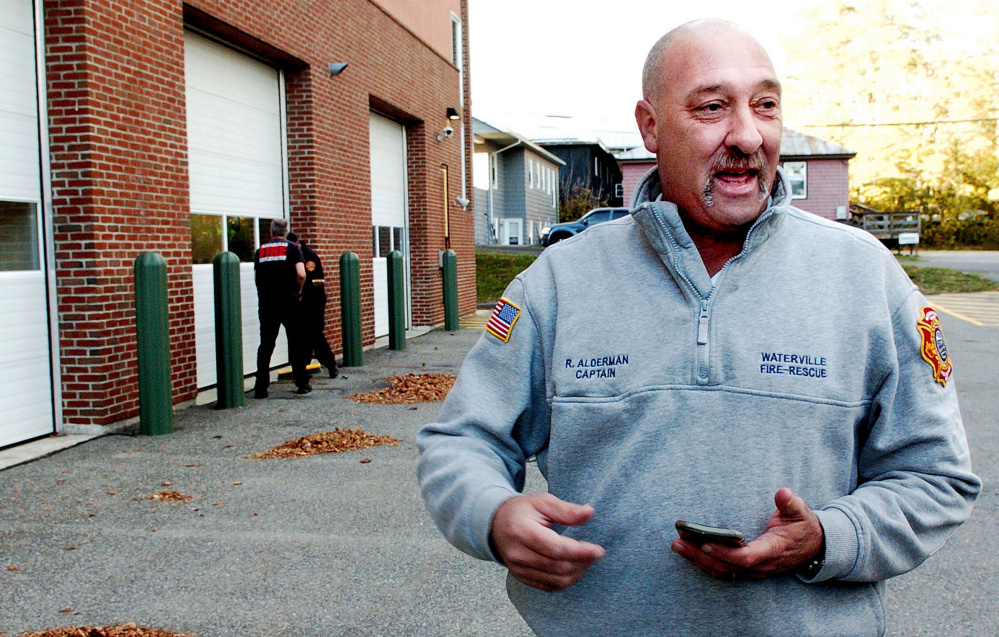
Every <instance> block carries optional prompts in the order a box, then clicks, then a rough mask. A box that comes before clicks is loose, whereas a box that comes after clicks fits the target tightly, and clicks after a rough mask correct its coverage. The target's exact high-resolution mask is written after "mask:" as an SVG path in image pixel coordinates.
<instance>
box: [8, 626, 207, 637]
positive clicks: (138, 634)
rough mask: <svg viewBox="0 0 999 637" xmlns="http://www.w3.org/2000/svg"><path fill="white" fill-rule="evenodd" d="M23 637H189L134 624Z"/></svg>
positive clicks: (66, 630) (65, 629) (55, 631)
mask: <svg viewBox="0 0 999 637" xmlns="http://www.w3.org/2000/svg"><path fill="white" fill-rule="evenodd" d="M24 637H190V635H188V634H186V633H174V632H170V631H168V630H158V629H156V628H145V627H142V626H136V625H135V624H122V625H120V626H77V627H72V628H49V629H48V630H46V631H43V632H40V633H28V634H27V635H24Z"/></svg>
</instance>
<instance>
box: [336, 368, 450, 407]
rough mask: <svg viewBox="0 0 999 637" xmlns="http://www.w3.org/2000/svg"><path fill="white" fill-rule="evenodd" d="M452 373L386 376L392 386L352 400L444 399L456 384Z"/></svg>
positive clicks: (401, 401)
mask: <svg viewBox="0 0 999 637" xmlns="http://www.w3.org/2000/svg"><path fill="white" fill-rule="evenodd" d="M454 378H455V377H454V376H453V375H451V374H403V375H402V376H391V377H389V378H386V379H385V380H387V381H388V382H390V383H392V386H391V387H388V388H386V389H379V390H378V391H372V392H368V393H366V394H355V395H353V396H350V397H349V398H350V400H354V401H357V402H359V403H378V404H383V405H387V404H399V403H429V402H435V401H438V400H444V397H445V396H447V393H448V392H449V391H451V386H452V385H454Z"/></svg>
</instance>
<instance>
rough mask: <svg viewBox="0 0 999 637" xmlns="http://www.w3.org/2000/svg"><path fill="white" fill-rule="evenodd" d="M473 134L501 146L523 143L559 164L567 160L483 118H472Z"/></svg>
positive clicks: (563, 163) (562, 164) (561, 164)
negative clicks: (488, 122)
mask: <svg viewBox="0 0 999 637" xmlns="http://www.w3.org/2000/svg"><path fill="white" fill-rule="evenodd" d="M472 134H473V135H474V136H475V137H477V138H480V139H482V140H486V141H490V142H493V143H494V144H498V145H500V146H504V147H506V146H512V145H514V144H518V143H519V144H521V145H523V146H525V147H527V148H530V149H531V150H532V151H534V152H535V153H537V154H539V155H541V156H542V157H544V158H545V159H547V160H548V161H550V162H552V163H554V164H558V165H559V166H565V162H564V161H562V160H561V159H559V158H558V157H556V156H555V155H553V154H551V153H550V152H548V151H547V150H545V149H544V148H542V147H541V146H538V145H537V144H535V143H534V142H532V141H531V140H529V139H527V138H526V137H524V136H522V135H518V134H517V133H515V132H513V131H504V130H501V129H499V128H496V127H495V126H493V125H491V124H487V123H486V122H484V121H482V120H481V119H478V118H475V117H473V118H472Z"/></svg>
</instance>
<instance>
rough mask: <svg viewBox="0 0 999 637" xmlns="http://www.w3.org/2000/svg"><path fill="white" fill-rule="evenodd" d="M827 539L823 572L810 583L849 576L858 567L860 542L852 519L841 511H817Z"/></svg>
mask: <svg viewBox="0 0 999 637" xmlns="http://www.w3.org/2000/svg"><path fill="white" fill-rule="evenodd" d="M815 515H817V516H818V518H819V523H820V524H821V525H822V532H823V533H824V534H825V538H826V558H825V564H824V565H823V566H822V570H820V571H819V573H818V575H816V576H815V578H814V579H810V580H806V581H808V582H823V581H825V580H830V579H838V578H842V577H845V576H846V575H849V574H850V572H851V571H853V569H854V567H855V566H856V565H857V556H858V555H859V553H860V540H859V538H858V537H857V528H856V526H854V524H853V521H852V520H851V519H850V517H849V516H848V515H847V514H846V513H845V512H843V511H842V510H840V509H835V508H832V509H823V510H821V511H816V512H815Z"/></svg>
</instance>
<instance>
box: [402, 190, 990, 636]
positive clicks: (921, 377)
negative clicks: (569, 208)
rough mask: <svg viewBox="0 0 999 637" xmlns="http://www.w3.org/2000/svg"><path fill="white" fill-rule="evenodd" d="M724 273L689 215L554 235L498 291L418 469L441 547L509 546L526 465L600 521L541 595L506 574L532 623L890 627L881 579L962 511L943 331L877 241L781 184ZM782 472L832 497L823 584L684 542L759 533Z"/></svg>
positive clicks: (671, 213)
mask: <svg viewBox="0 0 999 637" xmlns="http://www.w3.org/2000/svg"><path fill="white" fill-rule="evenodd" d="M778 175H779V177H778V180H777V183H776V185H775V188H774V191H773V195H772V197H771V200H770V205H769V207H768V209H767V210H766V211H765V212H764V213H763V214H762V215H761V216H760V218H759V219H758V220H757V221H756V222H755V224H754V225H753V227H752V229H751V230H750V231H749V234H748V236H747V237H746V240H745V245H744V248H743V250H742V252H741V253H740V254H739V255H738V256H736V257H734V258H733V259H732V260H731V261H729V263H728V264H727V265H726V266H725V267H724V268H723V269H722V270H721V272H719V273H718V274H717V275H716V276H715V284H714V285H712V281H711V278H710V277H709V276H708V273H707V271H706V270H705V268H704V265H703V262H702V261H701V258H700V255H699V253H698V252H697V249H696V248H695V246H694V244H693V242H692V241H691V239H690V237H689V236H688V234H687V232H686V231H685V230H684V227H683V224H682V222H681V220H680V217H679V215H678V213H677V209H676V207H675V206H674V205H673V204H671V203H669V202H662V201H656V198H657V196H658V195H659V192H660V189H659V180H658V175H657V174H656V172H655V171H654V170H653V171H652V172H650V173H649V174H648V175H646V177H645V178H644V179H643V181H642V183H641V184H640V188H639V191H638V193H637V194H636V200H635V201H634V202H633V208H634V210H633V213H632V215H631V216H630V217H627V218H625V219H621V220H618V221H611V222H606V223H603V224H600V225H597V226H594V227H592V228H590V229H588V230H587V231H586V232H584V233H581V234H580V235H578V236H576V237H574V238H572V239H569V240H566V241H563V242H560V243H559V244H557V245H555V246H552V247H550V248H548V249H546V250H545V251H544V252H543V253H542V254H541V256H540V257H539V258H538V260H537V261H536V262H535V263H534V264H533V265H532V266H531V267H530V268H528V269H527V270H526V271H524V272H523V273H521V274H520V275H519V276H517V277H516V279H515V280H514V281H513V282H512V283H511V284H510V286H509V288H508V289H507V290H506V293H505V299H506V301H505V302H503V304H502V308H503V310H502V313H501V314H502V315H501V316H497V317H495V319H494V320H495V321H496V322H495V323H494V325H495V327H494V328H493V329H492V330H491V331H489V332H487V333H485V334H484V335H483V337H482V338H481V340H480V341H479V342H478V343H477V344H476V346H475V347H474V348H473V349H472V351H471V352H470V353H469V355H468V358H467V359H466V360H465V363H464V365H463V366H462V369H461V372H460V374H459V376H458V380H457V381H456V383H455V386H454V389H453V390H452V391H451V393H450V394H449V396H448V398H447V400H446V402H445V403H444V406H443V408H442V411H441V413H440V416H439V421H438V422H436V423H433V424H430V425H427V426H426V427H425V428H424V429H423V430H421V432H420V433H419V434H418V436H417V441H418V443H419V446H420V449H421V452H422V455H421V459H420V465H419V480H420V484H421V487H422V490H423V496H424V499H425V500H426V503H427V506H428V508H429V510H430V512H431V514H432V516H433V517H434V519H435V521H436V522H437V525H438V526H439V527H440V529H441V530H442V531H443V533H444V535H445V536H446V537H447V539H448V540H449V541H450V542H451V543H452V544H454V545H455V546H457V547H458V548H460V549H461V550H463V551H465V552H467V553H469V554H471V555H473V556H475V557H478V558H482V559H495V556H493V555H492V553H491V551H490V547H489V540H488V538H489V530H490V525H491V522H492V517H493V514H494V513H495V511H496V508H497V507H498V506H499V505H500V504H501V503H502V502H503V501H505V500H506V499H507V498H510V497H512V496H514V495H516V494H517V493H518V492H519V491H520V490H521V489H522V488H523V485H524V471H525V462H526V460H527V458H529V457H531V456H533V455H536V456H537V461H538V467H539V469H540V470H541V472H542V473H543V474H544V476H545V477H546V478H547V480H548V488H549V491H550V492H551V493H553V494H554V495H556V496H558V497H559V498H561V499H563V500H566V501H569V502H576V503H581V504H590V505H592V506H593V507H594V509H595V510H596V513H595V515H594V516H593V519H592V520H591V521H590V522H589V523H587V524H585V525H583V526H580V527H570V528H565V529H559V530H560V532H563V533H564V534H566V535H569V536H572V537H575V538H578V539H580V540H586V541H589V542H594V543H596V544H599V545H601V546H603V547H604V548H605V549H606V551H607V554H606V557H605V558H604V559H603V560H601V561H599V562H597V563H596V564H595V565H593V566H592V567H591V568H590V569H589V570H588V571H587V573H586V574H585V575H584V576H583V578H582V579H581V580H580V581H579V582H578V583H576V584H575V585H573V586H571V587H569V588H568V589H566V590H564V591H561V592H557V593H545V592H542V591H539V590H536V589H534V588H530V587H527V586H524V585H523V584H521V583H520V582H518V581H516V580H515V579H513V578H512V577H510V578H508V593H509V596H510V599H511V600H512V601H513V603H514V604H515V605H516V607H517V609H518V610H519V611H520V613H521V614H522V615H523V616H524V618H525V620H526V621H527V623H528V624H529V625H530V626H531V627H532V628H533V629H534V630H535V632H537V633H538V634H539V635H545V636H547V635H570V636H572V637H583V636H586V635H667V634H668V635H737V634H738V635H794V636H804V635H837V636H842V635H882V634H884V632H885V613H884V607H883V605H882V591H883V585H882V584H881V582H883V580H885V579H887V578H889V577H892V576H895V575H899V574H901V573H904V572H906V571H908V570H911V569H912V568H915V567H916V566H918V565H919V564H920V563H921V562H922V561H923V560H925V559H926V558H927V557H928V556H929V555H931V554H932V553H933V552H934V551H936V550H938V549H939V548H940V547H941V546H942V545H943V543H944V542H945V541H946V539H947V537H948V536H949V535H950V534H951V533H952V532H953V531H954V529H955V528H956V527H957V526H958V525H959V524H960V523H961V522H962V521H964V520H965V519H966V518H967V517H968V515H969V513H970V511H971V506H972V503H973V501H974V499H975V497H976V496H977V494H978V492H979V490H980V488H981V483H980V481H979V480H978V478H977V477H976V476H975V475H974V474H973V473H972V472H971V463H970V458H969V455H968V446H967V442H966V439H965V434H964V429H963V425H962V422H961V416H960V413H959V411H958V405H957V397H956V392H955V389H954V381H953V378H952V377H951V375H950V360H949V358H948V357H947V355H946V345H945V344H944V343H943V340H942V337H941V334H940V331H939V323H938V321H935V320H934V319H935V314H933V313H932V310H928V308H927V305H928V304H927V302H926V300H925V299H924V298H923V296H922V295H921V294H920V293H919V292H918V290H917V289H916V288H915V287H914V286H913V285H912V283H911V282H910V281H909V279H908V278H907V277H906V275H905V273H904V271H903V270H902V269H901V268H900V267H899V266H898V264H897V263H896V262H895V259H894V258H893V257H892V255H891V253H890V252H889V251H888V250H886V249H885V248H884V247H882V246H881V245H880V244H879V243H878V241H877V240H875V239H874V238H873V237H872V236H871V235H869V234H867V233H865V232H863V231H859V230H856V229H853V228H850V227H847V226H845V225H842V224H838V223H835V222H831V221H827V220H823V219H821V218H819V217H817V216H815V215H812V214H809V213H806V212H803V211H801V210H797V209H795V208H793V207H791V206H790V196H789V194H788V193H789V188H788V183H787V179H786V176H784V174H783V172H782V171H779V172H778ZM784 486H787V487H790V488H791V489H792V490H793V491H794V492H795V494H797V495H799V496H801V497H803V498H804V499H805V501H806V502H807V503H808V505H809V506H810V507H811V508H812V509H814V510H816V513H817V514H818V516H819V519H820V521H821V523H822V526H823V530H824V532H825V537H826V563H825V566H824V567H823V569H822V570H821V571H820V573H819V574H818V576H817V577H816V578H815V579H814V580H811V581H808V582H806V581H803V580H802V579H801V578H799V577H796V576H793V575H786V576H779V577H772V578H769V579H765V580H762V581H738V582H727V581H719V580H716V579H713V578H711V577H709V576H707V575H705V574H703V573H702V572H700V571H699V570H698V569H696V568H695V567H694V566H693V565H691V564H690V563H688V562H687V561H685V560H683V559H682V558H680V557H679V556H678V555H676V554H674V553H673V552H671V551H670V549H669V545H670V543H671V542H672V540H673V539H674V538H675V537H676V532H675V530H674V528H673V525H674V522H675V521H676V520H677V519H686V520H692V521H696V522H700V523H704V524H709V525H714V526H724V527H730V528H734V529H739V530H741V531H743V532H744V533H745V534H746V535H747V539H753V538H754V537H756V536H758V535H760V534H762V533H763V532H764V530H765V525H766V523H767V520H768V519H769V518H770V516H771V515H772V514H773V512H774V504H773V496H774V493H775V492H776V491H777V490H778V489H780V488H781V487H784Z"/></svg>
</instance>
